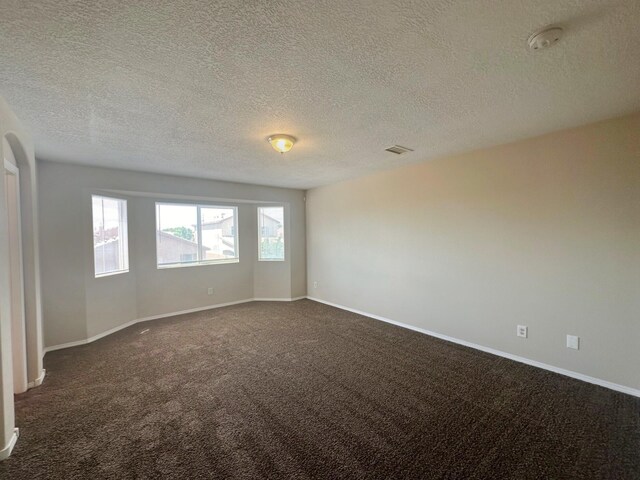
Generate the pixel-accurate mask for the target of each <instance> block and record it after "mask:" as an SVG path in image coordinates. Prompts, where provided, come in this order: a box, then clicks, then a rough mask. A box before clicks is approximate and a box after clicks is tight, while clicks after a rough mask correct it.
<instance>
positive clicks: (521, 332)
mask: <svg viewBox="0 0 640 480" xmlns="http://www.w3.org/2000/svg"><path fill="white" fill-rule="evenodd" d="M528 334H529V328H528V327H526V326H524V325H518V328H517V329H516V335H518V336H519V337H522V338H527V335H528Z"/></svg>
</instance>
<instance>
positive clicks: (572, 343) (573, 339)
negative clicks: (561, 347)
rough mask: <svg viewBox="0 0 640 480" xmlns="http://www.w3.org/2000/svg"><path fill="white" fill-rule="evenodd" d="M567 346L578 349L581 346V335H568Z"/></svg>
mask: <svg viewBox="0 0 640 480" xmlns="http://www.w3.org/2000/svg"><path fill="white" fill-rule="evenodd" d="M567 348H573V349H574V350H578V349H579V348H580V337H578V336H577V335H567Z"/></svg>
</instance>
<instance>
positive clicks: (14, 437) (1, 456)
mask: <svg viewBox="0 0 640 480" xmlns="http://www.w3.org/2000/svg"><path fill="white" fill-rule="evenodd" d="M19 436H20V430H19V429H17V428H14V429H13V433H12V434H11V438H10V439H9V443H7V445H6V446H5V447H4V448H3V449H2V450H0V461H2V460H5V459H7V458H9V455H11V452H12V451H13V447H15V446H16V442H17V441H18V437H19Z"/></svg>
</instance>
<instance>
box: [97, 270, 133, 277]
mask: <svg viewBox="0 0 640 480" xmlns="http://www.w3.org/2000/svg"><path fill="white" fill-rule="evenodd" d="M121 273H129V269H126V270H118V271H117V272H108V273H101V274H99V275H96V276H95V277H94V278H104V277H113V276H114V275H120V274H121Z"/></svg>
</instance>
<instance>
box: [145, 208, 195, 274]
mask: <svg viewBox="0 0 640 480" xmlns="http://www.w3.org/2000/svg"><path fill="white" fill-rule="evenodd" d="M197 229H198V207H197V206H195V205H167V204H156V237H157V238H156V248H157V260H158V265H171V264H179V263H196V262H197V261H198V259H199V251H198V250H199V249H198V234H197Z"/></svg>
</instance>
